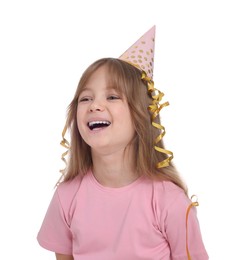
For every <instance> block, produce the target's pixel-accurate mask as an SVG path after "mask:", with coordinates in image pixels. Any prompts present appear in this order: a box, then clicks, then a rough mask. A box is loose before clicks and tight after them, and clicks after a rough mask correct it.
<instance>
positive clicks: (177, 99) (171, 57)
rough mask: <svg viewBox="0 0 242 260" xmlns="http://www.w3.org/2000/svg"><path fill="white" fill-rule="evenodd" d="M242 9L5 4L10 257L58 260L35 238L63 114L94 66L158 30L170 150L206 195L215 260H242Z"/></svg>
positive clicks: (4, 184) (57, 163) (5, 198)
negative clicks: (86, 73)
mask: <svg viewBox="0 0 242 260" xmlns="http://www.w3.org/2000/svg"><path fill="white" fill-rule="evenodd" d="M240 2H241V1H239V0H238V1H233V0H229V1H223V0H220V1H214V0H203V1H197V0H177V1H172V0H171V1H168V0H167V1H162V0H161V1H154V0H149V1H144V0H140V1H129V2H128V3H125V1H114V0H110V1H107V0H102V1H99V0H96V1H91V0H89V1H81V0H80V1H72V0H70V1H62V0H59V1H52V0H49V1H47V0H45V1H43V0H42V1H34V0H29V1H27V0H22V1H17V0H15V1H11V0H9V1H7V0H6V1H1V2H0V37H1V38H0V88H1V92H0V113H1V114H0V116H1V117H0V118H1V130H0V131H1V136H0V138H1V140H0V160H1V164H0V166H1V178H0V180H1V182H0V200H1V204H0V205H1V211H0V212H1V213H0V225H1V226H0V239H1V241H0V248H1V255H3V256H5V257H4V259H10V260H12V259H14V260H15V259H27V260H32V259H35V260H38V259H39V260H40V259H45V260H51V259H54V255H53V253H51V252H48V251H47V250H45V249H42V248H41V247H40V246H39V245H38V243H37V241H36V235H37V232H38V230H39V228H40V225H41V222H42V220H43V217H44V214H45V212H46V209H47V206H48V204H49V201H50V199H51V197H52V194H53V191H54V189H53V187H54V185H55V183H56V181H57V180H58V178H59V172H58V170H59V169H60V168H62V167H63V164H62V162H61V160H60V154H61V152H63V149H62V148H61V147H60V146H59V142H60V140H61V131H62V128H63V126H64V122H65V113H66V108H67V105H68V104H69V102H70V101H71V99H72V96H73V94H74V91H75V89H76V86H77V83H78V81H79V78H80V76H81V74H82V72H83V70H84V69H85V68H86V67H87V66H88V65H89V64H90V63H92V62H93V61H94V60H96V59H98V58H102V57H118V56H119V55H121V54H122V53H123V52H124V51H125V50H126V49H127V48H128V47H129V46H130V45H132V44H133V43H134V42H135V41H136V40H137V39H138V38H139V37H140V36H142V35H143V34H144V33H145V32H146V31H147V30H149V29H150V28H151V27H152V26H153V25H156V50H155V69H154V70H155V71H154V81H155V85H156V87H157V88H159V89H160V90H162V91H163V92H164V93H165V100H168V101H169V102H170V106H169V107H167V108H165V109H164V110H162V112H161V116H162V117H163V124H164V125H165V127H166V130H167V134H166V136H165V139H164V140H165V143H166V146H167V148H168V149H171V150H172V151H173V152H174V155H175V157H174V162H175V164H176V165H177V167H178V169H179V171H180V172H181V174H182V176H183V178H184V179H185V180H186V182H187V184H188V187H189V194H190V195H192V194H196V195H197V196H198V198H199V202H200V206H199V207H198V208H197V210H198V217H199V221H200V226H201V229H202V234H203V239H204V243H205V246H206V248H207V251H208V253H209V255H210V259H212V260H228V259H229V260H230V259H236V260H237V259H242V256H241V255H242V254H241V232H242V228H241V227H242V226H241V219H242V213H241V175H242V169H241V147H242V138H241V132H242V126H241V111H242V104H241V95H242V94H241V87H242V48H241V47H242V35H241V34H242V28H241V27H242V15H241V14H242V8H241V6H240ZM1 258H2V257H1Z"/></svg>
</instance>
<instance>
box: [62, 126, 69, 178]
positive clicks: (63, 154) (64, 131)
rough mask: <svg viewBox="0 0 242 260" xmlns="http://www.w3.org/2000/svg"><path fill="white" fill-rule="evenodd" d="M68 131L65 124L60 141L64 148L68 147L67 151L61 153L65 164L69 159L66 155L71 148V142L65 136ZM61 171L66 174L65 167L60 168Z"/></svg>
mask: <svg viewBox="0 0 242 260" xmlns="http://www.w3.org/2000/svg"><path fill="white" fill-rule="evenodd" d="M66 131H67V125H65V127H64V129H63V131H62V140H61V142H60V145H61V146H63V147H64V148H66V149H67V151H65V152H64V153H62V155H61V160H62V161H63V162H64V163H65V165H67V161H66V158H65V157H66V155H67V154H68V151H69V148H70V143H69V142H68V141H67V140H66V138H65V134H66ZM60 172H61V173H62V174H63V175H64V173H65V168H64V169H62V170H60Z"/></svg>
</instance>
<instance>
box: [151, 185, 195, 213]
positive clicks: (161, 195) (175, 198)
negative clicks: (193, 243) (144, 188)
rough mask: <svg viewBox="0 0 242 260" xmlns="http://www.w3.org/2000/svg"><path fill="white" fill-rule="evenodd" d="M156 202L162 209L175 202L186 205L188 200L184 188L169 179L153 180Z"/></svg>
mask: <svg viewBox="0 0 242 260" xmlns="http://www.w3.org/2000/svg"><path fill="white" fill-rule="evenodd" d="M153 192H154V199H155V201H156V203H157V204H158V205H159V206H160V207H162V208H163V209H165V208H169V207H171V206H172V205H173V204H174V203H175V204H183V205H184V204H185V205H188V204H189V202H190V200H189V198H188V196H187V195H186V193H185V192H184V190H183V189H182V188H180V187H179V186H177V185H176V184H174V183H173V182H171V181H153Z"/></svg>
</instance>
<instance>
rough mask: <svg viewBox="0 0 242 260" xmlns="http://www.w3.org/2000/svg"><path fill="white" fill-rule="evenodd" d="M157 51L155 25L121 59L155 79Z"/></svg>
mask: <svg viewBox="0 0 242 260" xmlns="http://www.w3.org/2000/svg"><path fill="white" fill-rule="evenodd" d="M154 50H155V25H154V26H153V27H152V28H151V29H150V30H149V31H147V32H146V33H145V34H144V35H143V36H142V37H140V38H139V39H138V40H137V41H136V42H135V43H134V44H133V45H132V46H131V47H130V48H129V49H128V50H126V51H125V52H124V53H123V54H122V55H121V56H120V57H119V59H120V60H124V61H126V62H128V63H131V64H132V65H133V66H135V67H137V68H139V69H140V70H143V71H145V72H146V74H147V76H148V77H150V78H151V79H152V78H153V70H154Z"/></svg>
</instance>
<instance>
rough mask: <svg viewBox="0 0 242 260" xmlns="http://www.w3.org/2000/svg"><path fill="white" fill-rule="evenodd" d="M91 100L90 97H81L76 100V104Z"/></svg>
mask: <svg viewBox="0 0 242 260" xmlns="http://www.w3.org/2000/svg"><path fill="white" fill-rule="evenodd" d="M91 99H92V98H91V97H82V98H80V99H79V100H78V102H87V101H90V100H91Z"/></svg>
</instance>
